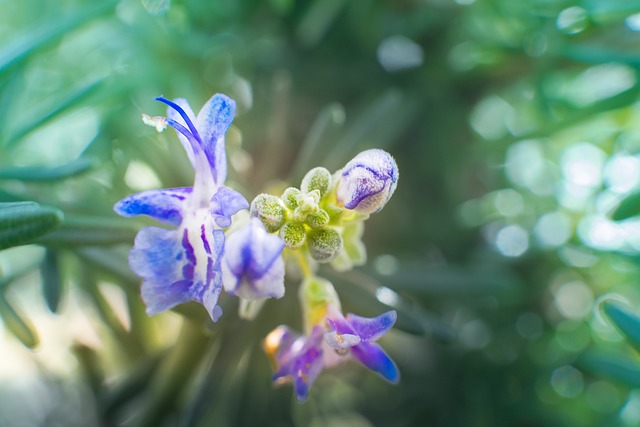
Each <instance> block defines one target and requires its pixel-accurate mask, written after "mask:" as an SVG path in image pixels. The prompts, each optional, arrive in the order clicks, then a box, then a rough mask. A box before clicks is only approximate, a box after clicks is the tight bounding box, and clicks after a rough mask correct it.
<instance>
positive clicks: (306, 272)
mask: <svg viewBox="0 0 640 427" xmlns="http://www.w3.org/2000/svg"><path fill="white" fill-rule="evenodd" d="M291 252H292V253H293V255H294V256H295V258H296V260H297V261H298V266H299V267H300V271H301V272H302V277H303V278H305V279H308V278H311V277H313V271H311V267H310V266H309V260H308V259H307V257H306V256H305V254H303V253H302V251H299V250H293V251H291Z"/></svg>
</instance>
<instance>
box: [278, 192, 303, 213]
mask: <svg viewBox="0 0 640 427" xmlns="http://www.w3.org/2000/svg"><path fill="white" fill-rule="evenodd" d="M300 194H301V193H300V190H298V189H297V188H295V187H289V188H287V189H286V190H284V193H282V201H283V202H284V205H285V206H286V207H288V208H289V209H295V208H297V207H298V198H299V197H300Z"/></svg>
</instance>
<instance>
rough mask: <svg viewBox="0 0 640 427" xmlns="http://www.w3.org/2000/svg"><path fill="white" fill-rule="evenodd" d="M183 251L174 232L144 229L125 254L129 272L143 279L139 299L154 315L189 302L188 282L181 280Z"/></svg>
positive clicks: (161, 229) (148, 311) (156, 228)
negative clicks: (127, 256) (127, 254)
mask: <svg viewBox="0 0 640 427" xmlns="http://www.w3.org/2000/svg"><path fill="white" fill-rule="evenodd" d="M184 258H185V256H184V249H183V248H182V245H181V244H180V239H179V232H178V231H177V230H166V229H164V228H158V227H146V228H143V229H142V230H140V232H139V233H138V235H137V236H136V239H135V244H134V246H133V249H131V252H130V253H129V265H130V266H131V269H132V270H133V271H134V272H135V273H136V274H137V275H139V276H140V277H142V278H143V279H144V282H143V283H142V290H141V292H142V299H143V301H144V303H145V305H146V306H147V314H149V315H154V314H157V313H160V312H162V311H165V310H169V309H170V308H172V307H175V306H176V305H178V304H182V303H184V302H187V301H189V300H190V299H191V298H190V296H189V286H190V284H191V282H189V281H187V280H184V277H183V272H182V267H183V264H184V262H185V260H184Z"/></svg>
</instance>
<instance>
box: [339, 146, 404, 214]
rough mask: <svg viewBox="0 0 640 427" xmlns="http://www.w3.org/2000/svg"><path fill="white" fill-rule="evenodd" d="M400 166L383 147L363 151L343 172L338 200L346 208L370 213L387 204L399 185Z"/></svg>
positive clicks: (341, 173)
mask: <svg viewBox="0 0 640 427" xmlns="http://www.w3.org/2000/svg"><path fill="white" fill-rule="evenodd" d="M398 176H399V172H398V166H397V165H396V162H395V160H393V157H391V155H390V154H389V153H387V152H386V151H384V150H380V149H377V148H376V149H371V150H366V151H363V152H362V153H360V154H358V155H357V156H355V157H354V158H353V159H351V161H350V162H349V163H347V164H346V165H345V167H344V168H343V169H342V171H341V172H340V181H339V182H338V187H337V189H336V195H337V200H338V202H340V203H341V204H342V205H343V206H344V207H345V208H347V209H351V210H355V211H357V212H359V213H362V214H365V215H369V214H372V213H376V212H378V211H379V210H380V209H382V208H383V207H384V205H386V204H387V202H388V201H389V199H390V198H391V195H392V194H393V192H394V191H395V190H396V185H397V184H398Z"/></svg>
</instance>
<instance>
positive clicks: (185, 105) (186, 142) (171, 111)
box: [167, 98, 196, 166]
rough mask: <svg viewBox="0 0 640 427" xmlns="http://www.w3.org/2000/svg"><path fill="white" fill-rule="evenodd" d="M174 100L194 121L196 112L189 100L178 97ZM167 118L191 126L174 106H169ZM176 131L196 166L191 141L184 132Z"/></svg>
mask: <svg viewBox="0 0 640 427" xmlns="http://www.w3.org/2000/svg"><path fill="white" fill-rule="evenodd" d="M173 102H174V103H175V104H177V105H178V106H179V107H180V108H182V109H183V110H184V112H185V113H186V114H187V116H188V117H189V119H190V120H191V121H192V122H193V121H195V119H196V115H195V114H194V112H193V110H192V109H191V106H190V105H189V102H187V100H186V99H184V98H177V99H174V100H173ZM167 118H169V119H172V120H174V121H176V122H178V123H180V124H181V125H182V126H184V127H185V128H188V127H189V126H188V125H187V122H185V120H184V119H183V118H182V116H181V115H180V113H178V111H176V110H175V109H173V108H172V107H167ZM176 133H177V134H178V139H180V142H181V143H182V146H183V147H184V149H185V151H186V152H187V155H188V156H189V161H191V165H192V166H195V160H194V153H193V147H192V146H191V142H189V140H188V139H187V137H186V136H184V135H183V134H182V133H180V132H176Z"/></svg>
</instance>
